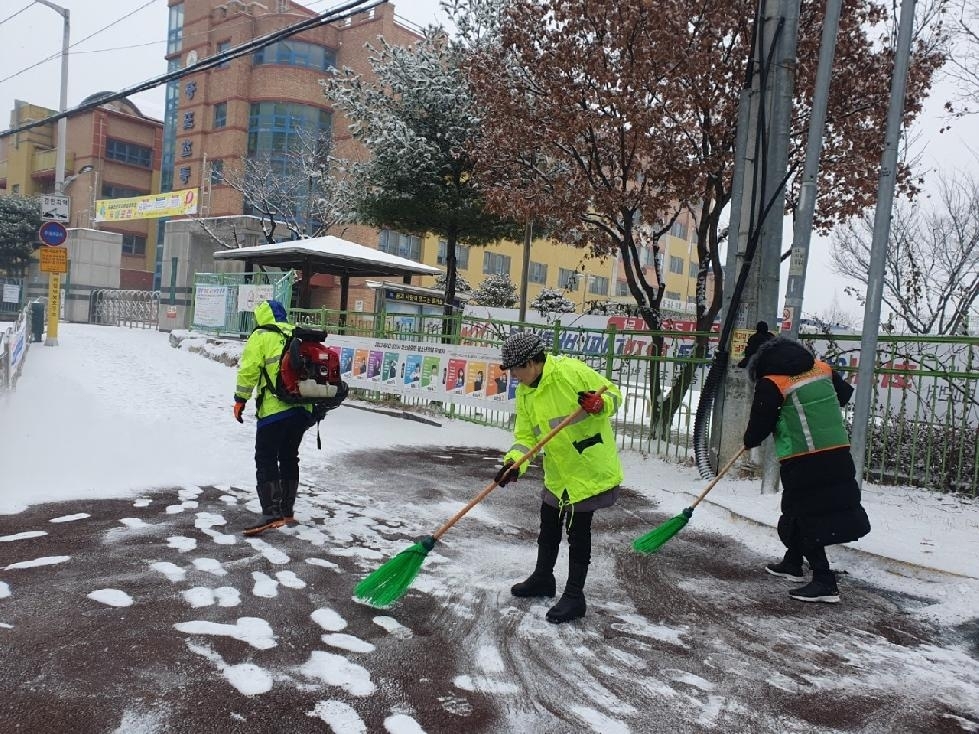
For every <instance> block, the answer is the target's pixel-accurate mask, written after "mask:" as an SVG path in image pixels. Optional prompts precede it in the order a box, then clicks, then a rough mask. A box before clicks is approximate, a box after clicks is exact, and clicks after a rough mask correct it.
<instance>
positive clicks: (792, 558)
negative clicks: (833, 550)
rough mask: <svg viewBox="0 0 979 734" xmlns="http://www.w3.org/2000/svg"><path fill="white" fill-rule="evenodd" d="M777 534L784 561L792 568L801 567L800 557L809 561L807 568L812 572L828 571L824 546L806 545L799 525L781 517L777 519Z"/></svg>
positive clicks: (827, 560)
mask: <svg viewBox="0 0 979 734" xmlns="http://www.w3.org/2000/svg"><path fill="white" fill-rule="evenodd" d="M778 534H779V537H780V538H781V540H782V542H783V543H784V544H785V547H786V551H785V560H786V561H787V562H789V563H791V564H792V565H793V566H801V565H802V557H803V556H805V558H806V560H807V561H809V568H811V569H812V570H813V571H814V572H817V571H829V559H828V558H826V546H825V545H818V544H815V543H808V542H806V540H805V536H804V535H803V534H802V531H801V529H800V528H799V524H798V523H797V522H795V521H793V520H790V519H788V518H786V517H785V515H783V516H782V517H781V518H779V522H778Z"/></svg>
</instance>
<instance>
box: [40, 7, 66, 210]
mask: <svg viewBox="0 0 979 734" xmlns="http://www.w3.org/2000/svg"><path fill="white" fill-rule="evenodd" d="M35 2H37V3H38V4H39V5H44V6H45V7H48V8H51V9H52V10H53V11H55V12H56V13H59V14H60V15H61V17H62V18H64V21H65V28H64V33H63V35H62V38H61V99H60V101H59V103H58V112H65V111H66V110H67V109H68V39H69V37H70V36H71V13H70V11H69V10H68V8H63V7H61V6H60V5H55V4H54V3H52V2H50V0H35ZM67 144H68V119H67V118H65V117H62V118H61V119H60V120H58V150H57V153H56V155H57V158H56V159H55V164H54V191H55V193H56V194H63V193H64V192H65V159H66V157H67V155H66V150H67V148H66V145H67Z"/></svg>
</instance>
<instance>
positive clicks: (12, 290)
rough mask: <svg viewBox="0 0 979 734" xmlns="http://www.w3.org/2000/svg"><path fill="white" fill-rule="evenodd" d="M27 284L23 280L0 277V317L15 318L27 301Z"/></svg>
mask: <svg viewBox="0 0 979 734" xmlns="http://www.w3.org/2000/svg"><path fill="white" fill-rule="evenodd" d="M26 290H27V283H26V282H25V279H24V278H13V277H10V276H6V275H0V317H3V318H4V319H7V320H9V319H12V318H15V316H16V314H17V313H18V312H19V311H20V309H21V308H22V307H23V305H24V303H25V301H26V300H27V292H26Z"/></svg>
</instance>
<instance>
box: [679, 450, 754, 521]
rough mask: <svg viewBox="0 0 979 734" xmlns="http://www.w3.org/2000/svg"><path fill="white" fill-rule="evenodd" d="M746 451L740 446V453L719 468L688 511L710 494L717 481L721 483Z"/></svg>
mask: <svg viewBox="0 0 979 734" xmlns="http://www.w3.org/2000/svg"><path fill="white" fill-rule="evenodd" d="M747 450H748V449H746V448H745V447H744V446H742V447H741V450H740V451H738V453H736V454H735V455H734V456H732V457H731V460H730V461H729V462H727V463H726V464H725V465H724V466H723V467H722V468H721V470H720V471H719V472H717V476H716V477H714V478H713V479H711V480H710V484H708V485H707V486H706V487H704V491H703V492H701V493H700V496H699V497H697V499H695V500H694V501H693V504H692V505H690V509H691V510H692V509H693V508H694V507H696V506H697V505H699V504H700V501H701V500H702V499H703V498H704V497H706V496H707V493H708V492H710V491H711V490H712V489H713V488H714V485H715V484H717V483H718V482H719V481H721V477H723V476H724V475H725V474H727V471H728V469H730V468H731V467H732V466H734V462H735V461H737V460H738V459H740V458H741V454H743V453H744V452H745V451H747Z"/></svg>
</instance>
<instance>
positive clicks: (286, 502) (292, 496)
mask: <svg viewBox="0 0 979 734" xmlns="http://www.w3.org/2000/svg"><path fill="white" fill-rule="evenodd" d="M279 484H280V485H281V487H282V519H283V520H285V523H286V525H288V526H289V527H294V526H296V525H298V524H299V523H298V522H297V520H296V516H295V515H294V514H293V507H294V506H295V504H296V494H297V493H298V492H299V480H298V479H280V480H279Z"/></svg>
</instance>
